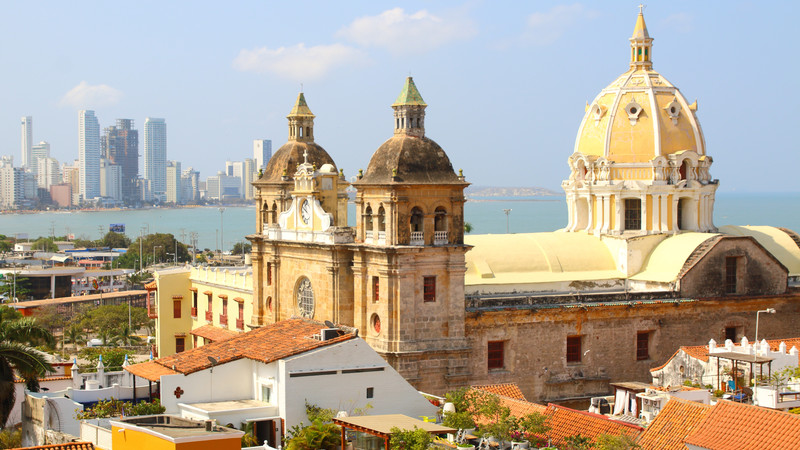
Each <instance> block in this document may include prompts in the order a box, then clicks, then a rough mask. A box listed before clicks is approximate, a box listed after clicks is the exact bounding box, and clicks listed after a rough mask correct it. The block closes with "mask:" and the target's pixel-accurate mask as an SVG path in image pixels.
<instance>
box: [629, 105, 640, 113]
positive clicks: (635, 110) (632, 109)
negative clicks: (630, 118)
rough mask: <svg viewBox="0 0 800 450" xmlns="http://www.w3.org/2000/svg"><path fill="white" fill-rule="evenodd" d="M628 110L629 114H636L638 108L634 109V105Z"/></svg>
mask: <svg viewBox="0 0 800 450" xmlns="http://www.w3.org/2000/svg"><path fill="white" fill-rule="evenodd" d="M630 112H631V114H636V113H637V112H638V110H637V109H636V107H635V106H632V107H631V109H630Z"/></svg>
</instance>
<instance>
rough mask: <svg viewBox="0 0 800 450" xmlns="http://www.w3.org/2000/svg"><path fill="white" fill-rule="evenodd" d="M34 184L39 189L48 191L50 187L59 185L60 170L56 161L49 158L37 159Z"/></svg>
mask: <svg viewBox="0 0 800 450" xmlns="http://www.w3.org/2000/svg"><path fill="white" fill-rule="evenodd" d="M37 165H38V168H37V171H36V172H37V174H36V183H37V186H38V187H39V188H40V189H45V190H47V191H49V190H50V186H52V185H54V184H58V183H61V168H60V167H59V165H58V160H57V159H55V158H50V157H43V158H38V159H37Z"/></svg>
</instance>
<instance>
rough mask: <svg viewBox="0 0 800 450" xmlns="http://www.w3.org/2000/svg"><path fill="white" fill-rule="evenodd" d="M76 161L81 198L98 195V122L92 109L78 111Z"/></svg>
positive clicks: (87, 198) (85, 198)
mask: <svg viewBox="0 0 800 450" xmlns="http://www.w3.org/2000/svg"><path fill="white" fill-rule="evenodd" d="M78 161H79V167H80V195H81V197H82V199H83V200H89V199H92V198H95V197H99V196H100V122H98V121H97V117H95V115H94V111H91V110H82V111H80V112H78Z"/></svg>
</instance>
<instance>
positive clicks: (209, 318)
mask: <svg viewBox="0 0 800 450" xmlns="http://www.w3.org/2000/svg"><path fill="white" fill-rule="evenodd" d="M213 321H214V316H213V315H212V313H211V311H206V322H208V323H211V322H213Z"/></svg>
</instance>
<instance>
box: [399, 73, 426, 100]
mask: <svg viewBox="0 0 800 450" xmlns="http://www.w3.org/2000/svg"><path fill="white" fill-rule="evenodd" d="M400 105H417V106H427V103H425V100H423V99H422V94H420V93H419V90H418V89H417V85H416V84H414V79H413V78H411V77H408V78H406V84H405V85H404V86H403V90H402V91H400V95H398V96H397V100H395V101H394V103H392V106H400Z"/></svg>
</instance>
